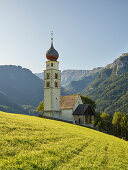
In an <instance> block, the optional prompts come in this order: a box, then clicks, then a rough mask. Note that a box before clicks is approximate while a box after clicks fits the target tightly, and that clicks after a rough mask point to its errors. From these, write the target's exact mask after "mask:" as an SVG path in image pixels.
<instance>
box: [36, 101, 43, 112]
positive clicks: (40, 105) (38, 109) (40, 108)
mask: <svg viewBox="0 0 128 170" xmlns="http://www.w3.org/2000/svg"><path fill="white" fill-rule="evenodd" d="M37 111H38V112H43V111H44V103H43V101H42V102H40V104H39V106H38V107H37Z"/></svg>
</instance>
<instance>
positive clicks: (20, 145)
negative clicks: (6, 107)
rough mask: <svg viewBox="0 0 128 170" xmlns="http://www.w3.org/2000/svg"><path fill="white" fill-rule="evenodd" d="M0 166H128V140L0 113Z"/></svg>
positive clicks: (66, 169) (12, 168) (61, 168)
mask: <svg viewBox="0 0 128 170" xmlns="http://www.w3.org/2000/svg"><path fill="white" fill-rule="evenodd" d="M0 169H1V170H5V169H7V170H8V169H9V170H16V169H21V170H22V169H23V170H31V169H39V170H43V169H46V170H50V169H57V170H70V169H73V170H75V169H81V170H84V169H89V170H90V169H96V170H97V169H103V170H105V169H116V170H118V169H123V170H125V169H128V142H127V141H124V140H122V139H119V138H116V137H114V136H110V135H107V134H104V133H101V132H98V131H95V130H92V129H88V128H85V127H81V126H77V125H72V124H68V123H64V122H59V121H55V120H48V119H44V118H39V117H32V116H26V115H19V114H11V113H4V112H0Z"/></svg>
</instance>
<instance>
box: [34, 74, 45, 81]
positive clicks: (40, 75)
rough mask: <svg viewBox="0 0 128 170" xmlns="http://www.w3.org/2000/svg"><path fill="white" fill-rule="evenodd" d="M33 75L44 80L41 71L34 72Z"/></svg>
mask: <svg viewBox="0 0 128 170" xmlns="http://www.w3.org/2000/svg"><path fill="white" fill-rule="evenodd" d="M35 75H36V76H37V77H39V78H40V79H42V80H44V72H42V73H35Z"/></svg>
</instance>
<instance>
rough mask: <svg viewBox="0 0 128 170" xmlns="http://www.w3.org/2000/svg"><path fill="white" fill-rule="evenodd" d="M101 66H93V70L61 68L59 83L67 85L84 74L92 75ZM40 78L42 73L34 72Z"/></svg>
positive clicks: (42, 76) (81, 77) (42, 77)
mask: <svg viewBox="0 0 128 170" xmlns="http://www.w3.org/2000/svg"><path fill="white" fill-rule="evenodd" d="M101 68H102V67H98V68H94V69H93V70H70V69H68V70H63V71H62V73H61V85H62V87H65V86H67V85H68V84H69V83H70V82H72V81H78V80H81V79H83V78H84V77H86V76H89V75H92V74H93V73H96V72H98V71H99V70H101ZM35 75H36V76H38V77H39V78H40V79H42V80H43V79H44V73H43V72H42V73H35Z"/></svg>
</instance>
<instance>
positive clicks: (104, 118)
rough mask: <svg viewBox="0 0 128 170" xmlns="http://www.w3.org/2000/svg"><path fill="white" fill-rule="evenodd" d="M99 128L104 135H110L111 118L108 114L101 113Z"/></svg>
mask: <svg viewBox="0 0 128 170" xmlns="http://www.w3.org/2000/svg"><path fill="white" fill-rule="evenodd" d="M100 118H101V128H102V130H103V131H105V132H106V133H112V129H113V128H112V116H110V115H109V114H108V113H105V112H103V113H101V115H100Z"/></svg>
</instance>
